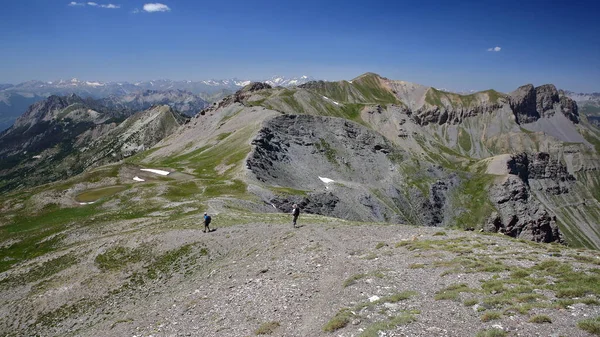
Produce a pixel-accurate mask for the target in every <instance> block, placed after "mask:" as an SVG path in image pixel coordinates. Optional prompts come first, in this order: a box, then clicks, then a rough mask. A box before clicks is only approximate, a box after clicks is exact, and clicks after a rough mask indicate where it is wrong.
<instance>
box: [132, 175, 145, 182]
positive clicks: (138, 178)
mask: <svg viewBox="0 0 600 337" xmlns="http://www.w3.org/2000/svg"><path fill="white" fill-rule="evenodd" d="M133 180H135V181H146V180H144V179H142V178H140V177H138V176H135V177H133Z"/></svg>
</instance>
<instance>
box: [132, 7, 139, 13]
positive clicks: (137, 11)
mask: <svg viewBox="0 0 600 337" xmlns="http://www.w3.org/2000/svg"><path fill="white" fill-rule="evenodd" d="M139 12H140V10H139V9H138V8H135V9H134V10H133V12H132V13H133V14H137V13H139Z"/></svg>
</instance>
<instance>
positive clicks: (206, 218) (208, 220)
mask: <svg viewBox="0 0 600 337" xmlns="http://www.w3.org/2000/svg"><path fill="white" fill-rule="evenodd" d="M210 220H212V219H211V218H210V215H207V216H206V217H205V218H204V223H205V224H206V225H207V226H208V225H210Z"/></svg>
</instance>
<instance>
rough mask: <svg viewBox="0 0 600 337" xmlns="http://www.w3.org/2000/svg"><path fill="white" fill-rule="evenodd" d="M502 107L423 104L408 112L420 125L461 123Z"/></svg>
mask: <svg viewBox="0 0 600 337" xmlns="http://www.w3.org/2000/svg"><path fill="white" fill-rule="evenodd" d="M499 108H501V105H500V104H497V103H489V102H486V103H481V104H477V105H475V106H468V107H465V106H457V107H454V106H437V105H434V106H431V105H429V106H423V107H421V108H420V109H417V110H415V111H411V110H406V113H407V114H408V115H409V116H410V117H411V118H412V119H413V120H414V121H415V123H417V124H419V125H428V124H439V125H442V124H446V123H448V124H453V125H455V124H460V123H461V122H462V121H463V120H464V119H465V118H468V117H474V116H479V115H483V114H487V113H492V112H493V111H496V110H498V109H499Z"/></svg>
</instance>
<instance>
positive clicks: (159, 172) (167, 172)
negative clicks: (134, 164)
mask: <svg viewBox="0 0 600 337" xmlns="http://www.w3.org/2000/svg"><path fill="white" fill-rule="evenodd" d="M140 171H146V172H152V173H156V174H160V175H161V176H167V175H169V173H171V172H169V171H163V170H155V169H140Z"/></svg>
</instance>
